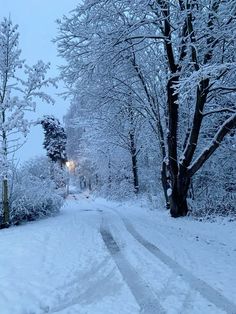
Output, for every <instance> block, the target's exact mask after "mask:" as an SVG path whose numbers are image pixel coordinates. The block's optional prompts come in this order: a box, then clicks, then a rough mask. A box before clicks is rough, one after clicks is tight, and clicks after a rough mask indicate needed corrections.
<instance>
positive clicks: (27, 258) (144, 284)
mask: <svg viewBox="0 0 236 314" xmlns="http://www.w3.org/2000/svg"><path fill="white" fill-rule="evenodd" d="M136 203H137V205H134V202H132V203H131V202H130V203H115V202H111V201H106V200H103V199H93V198H92V197H90V198H86V197H85V196H83V195H74V196H71V197H70V199H68V200H67V202H66V204H65V206H64V207H63V209H62V211H61V213H60V215H58V216H56V217H52V218H48V219H44V220H41V221H36V222H32V223H28V224H26V225H21V226H18V227H12V228H9V229H7V230H1V231H0V251H1V254H0V269H1V270H0V291H1V293H0V313H1V314H40V313H61V314H62V313H63V314H77V313H78V314H85V313H86V314H136V313H145V314H156V313H170V314H172V313H173V314H174V313H180V314H184V313H186V314H187V313H191V314H192V313H193V314H196V313H199V314H200V313H207V314H208V313H212V314H213V313H214V314H217V313H236V301H235V300H236V285H235V282H236V271H235V265H236V223H235V222H230V223H229V222H226V221H222V220H221V221H219V222H214V223H210V222H197V221H193V220H192V219H190V218H179V219H172V218H170V217H169V216H168V213H167V212H164V211H160V210H155V211H151V210H150V209H149V208H148V207H147V205H146V204H145V203H143V204H142V203H141V202H138V201H137V202H136Z"/></svg>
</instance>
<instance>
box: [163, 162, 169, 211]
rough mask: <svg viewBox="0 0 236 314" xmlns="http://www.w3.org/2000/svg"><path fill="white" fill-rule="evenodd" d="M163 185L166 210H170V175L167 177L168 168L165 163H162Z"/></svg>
mask: <svg viewBox="0 0 236 314" xmlns="http://www.w3.org/2000/svg"><path fill="white" fill-rule="evenodd" d="M161 183H162V188H163V193H164V197H165V201H166V209H170V202H169V197H168V192H167V191H168V189H169V188H170V185H169V182H168V175H167V166H166V163H165V161H163V162H162V167H161Z"/></svg>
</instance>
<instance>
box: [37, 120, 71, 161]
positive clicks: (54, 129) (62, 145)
mask: <svg viewBox="0 0 236 314" xmlns="http://www.w3.org/2000/svg"><path fill="white" fill-rule="evenodd" d="M41 124H42V126H43V129H44V135H45V139H44V142H43V146H44V148H45V149H46V151H47V156H48V157H49V158H50V159H51V160H52V161H53V162H57V163H59V164H60V165H61V166H62V165H63V164H65V162H66V160H67V157H66V141H67V137H66V133H65V130H64V128H63V127H62V126H61V124H60V122H59V120H58V119H56V118H55V117H53V116H44V117H43V119H42V120H41Z"/></svg>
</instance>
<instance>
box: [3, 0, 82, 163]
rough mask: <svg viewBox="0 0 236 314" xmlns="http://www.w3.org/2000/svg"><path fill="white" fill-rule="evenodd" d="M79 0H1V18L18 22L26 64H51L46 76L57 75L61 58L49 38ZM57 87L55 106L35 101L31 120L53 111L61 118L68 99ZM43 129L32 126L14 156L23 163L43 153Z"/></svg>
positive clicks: (52, 91) (52, 92) (54, 90)
mask: <svg viewBox="0 0 236 314" xmlns="http://www.w3.org/2000/svg"><path fill="white" fill-rule="evenodd" d="M78 3H79V0H0V8H1V11H0V18H1V20H2V18H3V17H9V16H10V17H11V19H12V22H13V24H18V25H19V29H18V30H19V33H20V45H19V46H20V48H21V50H22V55H21V58H22V59H25V60H26V63H27V64H28V65H33V64H35V63H36V62H37V61H38V60H43V61H44V62H50V63H51V69H50V72H49V75H50V76H51V77H55V76H58V74H59V72H58V68H57V67H58V65H60V64H62V63H63V60H62V59H60V58H59V57H58V56H57V49H56V45H55V44H53V43H52V39H53V38H55V36H56V34H57V25H56V23H55V21H56V19H58V18H61V17H62V16H63V15H68V13H69V12H70V11H71V10H73V9H74V8H75V7H76V5H77V4H78ZM61 89H62V86H60V87H59V89H57V90H56V89H52V88H50V90H49V93H50V94H51V96H52V97H53V98H54V99H55V101H56V103H55V105H54V106H52V105H49V104H46V103H42V102H40V101H38V102H37V110H36V113H35V114H33V115H32V119H34V118H35V119H37V118H38V117H40V116H43V115H44V114H53V115H55V116H56V117H57V118H59V119H60V121H62V118H63V116H64V114H65V113H66V111H67V109H68V108H69V101H68V100H67V101H65V100H63V99H62V98H61V97H59V96H58V95H57V94H58V93H60V91H61ZM42 143H43V131H42V129H41V126H36V127H33V128H32V129H31V132H30V134H29V136H28V139H27V142H26V144H25V145H24V146H23V147H22V148H21V149H20V150H19V151H18V152H17V153H16V159H17V160H18V161H19V162H24V161H26V160H28V159H30V158H31V157H34V156H38V155H45V151H44V149H43V146H42Z"/></svg>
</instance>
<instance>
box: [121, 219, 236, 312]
mask: <svg viewBox="0 0 236 314" xmlns="http://www.w3.org/2000/svg"><path fill="white" fill-rule="evenodd" d="M118 215H119V214H118ZM119 216H120V215H119ZM121 219H122V221H123V222H124V225H125V227H126V229H127V231H128V232H129V233H130V234H131V235H132V236H133V237H134V238H135V239H136V240H137V241H138V242H139V243H140V244H141V245H142V246H144V247H145V248H146V249H147V250H148V251H149V252H150V253H152V254H153V255H154V256H155V257H157V258H158V259H159V260H161V261H162V262H163V263H164V264H165V265H167V266H168V267H170V268H171V269H172V270H173V271H174V272H175V273H176V274H177V275H178V276H180V277H182V278H183V280H185V281H187V282H188V283H189V285H190V286H191V287H192V288H193V289H195V290H197V291H198V292H199V293H200V294H201V295H202V296H203V297H204V298H205V299H207V300H208V301H210V302H211V303H213V304H214V305H215V306H216V307H218V308H219V309H221V310H223V311H225V312H226V313H228V314H236V305H235V304H234V303H232V302H231V301H230V300H228V299H227V298H226V297H224V296H223V295H222V294H220V293H219V292H218V291H217V290H216V289H214V288H213V287H211V286H210V285H208V284H207V283H206V282H204V281H203V280H201V279H199V278H197V277H195V276H194V275H193V274H192V273H191V272H190V271H188V270H187V269H185V268H184V267H182V266H181V265H179V264H178V263H177V262H176V261H174V260H173V259H172V258H171V257H169V256H168V255H166V254H165V253H164V252H162V251H161V250H160V249H159V248H158V247H157V246H155V245H154V244H152V243H150V242H149V241H147V240H146V239H145V238H143V237H142V235H141V234H140V233H138V232H137V231H136V229H135V228H134V227H133V225H132V224H131V223H130V222H129V220H127V219H126V218H124V217H121Z"/></svg>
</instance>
